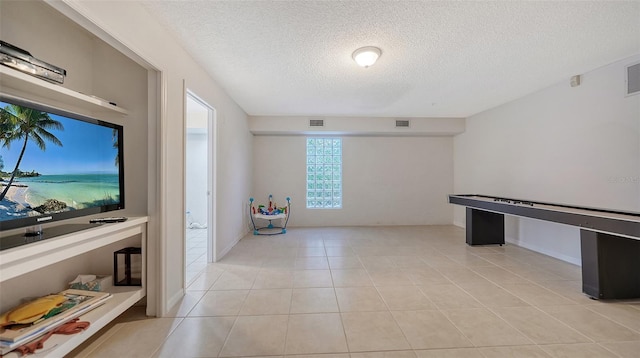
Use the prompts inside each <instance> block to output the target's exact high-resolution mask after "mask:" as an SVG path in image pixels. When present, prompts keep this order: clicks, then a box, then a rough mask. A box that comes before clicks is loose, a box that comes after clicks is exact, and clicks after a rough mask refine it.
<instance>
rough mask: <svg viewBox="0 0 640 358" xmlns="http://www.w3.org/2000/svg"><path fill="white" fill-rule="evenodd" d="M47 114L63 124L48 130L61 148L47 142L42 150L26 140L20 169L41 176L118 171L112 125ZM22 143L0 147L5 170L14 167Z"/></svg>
mask: <svg viewBox="0 0 640 358" xmlns="http://www.w3.org/2000/svg"><path fill="white" fill-rule="evenodd" d="M0 106H2V107H4V106H6V103H3V102H0ZM49 116H50V117H51V118H52V119H54V120H57V121H59V122H60V123H62V125H63V126H64V130H62V131H59V130H50V131H51V133H52V134H54V135H55V136H56V137H58V139H60V141H61V142H62V147H60V146H57V145H55V144H53V143H51V142H48V141H47V142H46V146H47V148H46V150H45V151H43V150H41V149H40V148H38V147H37V146H36V145H35V144H34V143H33V142H32V141H31V140H29V142H28V144H27V149H26V151H25V154H24V157H23V158H22V162H21V163H20V170H22V171H25V172H30V171H32V170H35V171H36V172H38V173H40V174H42V175H57V174H98V173H100V174H103V173H105V174H106V173H113V174H115V173H117V167H116V166H115V157H116V155H117V154H118V150H117V149H116V148H113V137H112V136H113V130H112V129H111V128H108V127H103V126H100V125H96V124H92V123H87V122H83V121H79V120H75V119H70V118H67V117H62V116H58V115H55V114H49ZM22 143H23V141H14V142H12V143H11V147H10V150H8V149H7V148H6V147H0V155H1V156H2V159H3V161H4V171H5V172H10V171H12V170H13V168H14V166H15V164H16V161H17V158H18V156H19V155H20V149H22Z"/></svg>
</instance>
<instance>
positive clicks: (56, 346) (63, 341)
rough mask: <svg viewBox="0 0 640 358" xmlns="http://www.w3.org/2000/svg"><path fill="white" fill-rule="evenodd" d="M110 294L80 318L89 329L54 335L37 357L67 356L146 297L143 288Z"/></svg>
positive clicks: (116, 290) (118, 290)
mask: <svg viewBox="0 0 640 358" xmlns="http://www.w3.org/2000/svg"><path fill="white" fill-rule="evenodd" d="M109 292H111V294H112V296H111V298H109V299H108V300H107V301H106V302H105V304H104V305H102V306H100V307H98V308H96V309H94V310H91V311H89V312H87V313H85V314H83V315H82V316H80V317H79V318H80V320H81V321H88V322H90V323H91V325H90V326H89V328H87V329H86V330H85V331H83V332H81V333H77V334H72V335H68V336H66V335H60V334H54V335H52V336H51V337H50V338H49V339H48V340H47V341H46V342H45V343H44V347H43V348H42V350H38V353H37V354H36V356H38V357H63V356H65V355H66V354H68V353H69V352H71V351H72V350H74V349H75V348H76V347H77V346H79V345H80V344H82V342H84V341H85V340H87V339H88V338H89V337H91V336H92V335H93V334H95V333H96V332H98V331H99V330H100V329H102V328H103V327H104V326H106V325H107V324H109V323H110V322H111V321H113V320H114V319H115V318H116V317H118V316H119V315H121V314H122V313H123V312H124V311H126V310H127V309H128V308H129V307H131V306H133V305H134V304H135V303H136V302H138V301H139V300H140V299H142V298H143V297H144V296H145V289H144V288H143V287H123V286H120V287H112V289H111V290H110V291H109ZM19 356H20V355H19V354H18V353H15V352H11V353H8V354H6V355H5V356H4V357H5V358H9V357H11V358H13V357H19Z"/></svg>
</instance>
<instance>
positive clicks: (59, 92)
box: [0, 66, 129, 115]
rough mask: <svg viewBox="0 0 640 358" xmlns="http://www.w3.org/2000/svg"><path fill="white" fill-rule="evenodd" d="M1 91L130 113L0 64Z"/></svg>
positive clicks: (95, 108)
mask: <svg viewBox="0 0 640 358" xmlns="http://www.w3.org/2000/svg"><path fill="white" fill-rule="evenodd" d="M16 91H17V93H16ZM0 92H3V93H6V94H13V95H18V94H21V93H28V94H30V95H36V96H38V97H42V98H47V99H51V100H54V101H56V102H61V103H65V104H69V105H73V106H75V107H79V108H83V109H86V110H89V111H91V112H96V111H98V112H99V111H109V112H112V113H119V114H122V115H127V114H129V112H128V111H127V110H126V109H124V108H122V107H118V106H114V105H112V104H111V103H109V102H108V101H106V100H104V99H102V98H98V97H94V96H90V95H86V94H84V93H80V92H76V91H73V90H70V89H68V88H66V87H62V86H61V85H57V84H55V83H51V82H47V81H45V80H41V79H39V78H37V77H34V76H31V75H28V74H26V73H24V72H20V71H17V70H14V69H12V68H10V67H6V66H0Z"/></svg>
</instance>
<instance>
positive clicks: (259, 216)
mask: <svg viewBox="0 0 640 358" xmlns="http://www.w3.org/2000/svg"><path fill="white" fill-rule="evenodd" d="M286 200H287V206H283V207H280V208H279V207H277V205H276V204H275V203H274V202H273V195H271V194H269V206H266V205H258V207H257V208H256V207H255V206H254V205H253V202H254V200H253V198H249V218H251V225H253V234H254V235H280V234H286V233H287V223H288V222H289V215H291V198H290V197H287V199H286ZM257 220H260V221H265V220H266V221H269V224H268V225H266V226H262V227H258V226H257V225H256V222H257ZM274 220H280V223H281V224H282V225H281V226H276V225H274V224H273V221H274Z"/></svg>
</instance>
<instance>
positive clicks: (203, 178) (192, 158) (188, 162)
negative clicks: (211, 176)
mask: <svg viewBox="0 0 640 358" xmlns="http://www.w3.org/2000/svg"><path fill="white" fill-rule="evenodd" d="M192 131H193V130H192V129H189V128H187V153H186V159H185V166H186V175H187V177H186V186H187V188H186V208H185V209H186V212H187V213H188V214H187V225H188V224H191V223H193V224H197V225H199V226H206V225H207V133H206V132H204V133H202V132H192ZM189 220H191V222H189Z"/></svg>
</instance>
